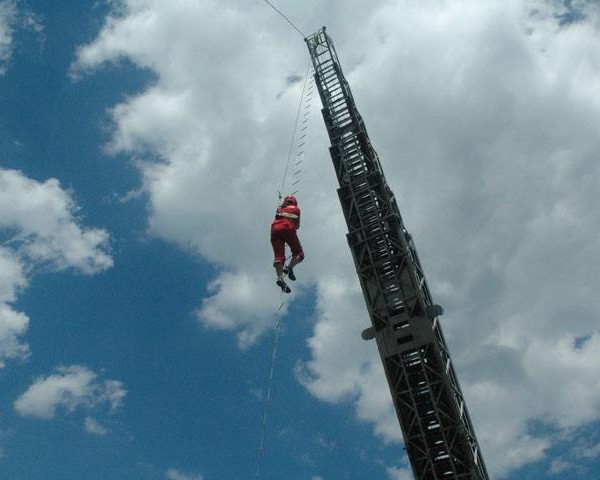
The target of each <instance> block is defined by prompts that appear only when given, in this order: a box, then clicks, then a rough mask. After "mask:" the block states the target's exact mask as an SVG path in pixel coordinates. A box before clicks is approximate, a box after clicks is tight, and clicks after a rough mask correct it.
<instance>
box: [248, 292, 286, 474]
mask: <svg viewBox="0 0 600 480" xmlns="http://www.w3.org/2000/svg"><path fill="white" fill-rule="evenodd" d="M282 295H283V293H282ZM280 299H281V297H280ZM284 304H285V302H283V301H282V302H281V304H280V305H279V308H278V309H277V322H276V324H275V341H274V342H273V351H272V352H271V365H270V367H269V381H268V384H267V394H266V395H265V398H264V405H263V419H262V425H261V429H260V442H259V447H258V464H257V466H256V476H255V477H254V478H255V480H258V478H259V476H260V467H261V466H262V459H263V456H264V453H265V435H266V432H267V417H268V413H269V406H270V405H271V394H272V392H273V378H274V374H275V360H277V351H278V350H279V340H280V338H281V326H282V325H283V313H282V311H283V306H284Z"/></svg>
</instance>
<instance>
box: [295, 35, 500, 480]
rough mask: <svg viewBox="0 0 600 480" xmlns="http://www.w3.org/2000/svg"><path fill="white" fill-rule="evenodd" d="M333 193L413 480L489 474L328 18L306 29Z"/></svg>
mask: <svg viewBox="0 0 600 480" xmlns="http://www.w3.org/2000/svg"><path fill="white" fill-rule="evenodd" d="M305 40H306V43H307V45H308V49H309V52H310V56H311V58H312V62H313V66H314V70H315V81H316V84H317V87H318V91H319V95H320V97H321V101H322V104H323V110H322V113H323V118H324V120H325V125H326V127H327V132H328V134H329V139H330V141H331V147H330V149H329V151H330V154H331V159H332V161H333V166H334V168H335V172H336V175H337V178H338V181H339V189H338V195H339V199H340V203H341V205H342V209H343V211H344V216H345V218H346V223H347V225H348V234H347V240H348V244H349V246H350V250H351V251H352V255H353V258H354V263H355V266H356V272H357V274H358V277H359V280H360V284H361V287H362V291H363V294H364V298H365V302H366V305H367V309H368V312H369V316H370V319H371V324H372V326H371V327H369V328H367V329H366V330H365V331H364V332H363V338H365V339H366V340H367V339H371V338H375V339H376V341H377V347H378V349H379V353H380V356H381V359H382V362H383V366H384V370H385V374H386V377H387V381H388V384H389V387H390V391H391V394H392V398H393V402H394V407H395V409H396V413H397V416H398V420H399V422H400V426H401V429H402V434H403V437H404V442H405V446H406V451H407V454H408V458H409V461H410V465H411V467H412V471H413V474H414V476H415V478H416V479H418V480H438V479H444V480H446V479H470V480H487V479H489V477H488V474H487V471H486V467H485V464H484V462H483V458H482V456H481V452H480V449H479V446H478V443H477V439H476V437H475V432H474V429H473V426H472V424H471V420H470V418H469V414H468V412H467V407H466V404H465V401H464V398H463V394H462V392H461V389H460V386H459V384H458V380H457V377H456V373H455V371H454V368H453V366H452V362H451V359H450V353H449V351H448V347H447V346H446V342H445V340H444V336H443V334H442V329H441V326H440V322H439V318H438V317H439V315H441V314H442V309H441V307H440V306H439V305H436V304H434V303H433V301H432V298H431V294H430V292H429V289H428V287H427V283H426V281H425V275H424V273H423V269H422V268H421V264H420V261H419V257H418V255H417V251H416V249H415V245H414V242H413V240H412V238H411V236H410V234H409V233H408V231H407V230H406V228H405V226H404V223H403V221H402V217H401V215H400V210H399V209H398V205H397V203H396V200H395V198H394V194H393V193H392V191H391V190H390V188H389V187H388V185H387V183H386V180H385V176H384V174H383V171H382V169H381V165H380V162H379V159H378V156H377V153H376V152H375V150H374V149H373V147H372V145H371V142H370V140H369V136H368V135H367V130H366V128H365V124H364V122H363V120H362V118H361V116H360V114H359V112H358V110H357V108H356V105H355V103H354V99H353V97H352V92H351V91H350V87H349V85H348V82H347V81H346V79H345V77H344V74H343V73H342V69H341V66H340V63H339V60H338V57H337V54H336V52H335V49H334V46H333V43H332V41H331V38H330V37H329V36H328V35H327V33H326V32H325V27H323V28H322V29H321V30H319V31H318V32H316V33H315V34H313V35H311V36H309V37H307V38H306V39H305Z"/></svg>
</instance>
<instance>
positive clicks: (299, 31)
mask: <svg viewBox="0 0 600 480" xmlns="http://www.w3.org/2000/svg"><path fill="white" fill-rule="evenodd" d="M265 3H267V4H269V5H270V7H271V8H272V9H273V10H275V11H276V12H277V13H278V14H279V15H281V16H282V17H283V18H284V19H285V21H286V22H287V23H289V24H290V25H291V26H292V28H293V29H294V30H296V31H297V32H298V33H299V34H300V35H302V38H306V35H304V33H303V32H302V30H300V29H299V28H298V27H297V26H296V25H294V23H293V22H292V21H291V20H290V19H289V18H288V17H287V16H286V15H285V14H284V13H283V12H282V11H281V10H279V9H278V8H277V7H276V6H275V5H273V4H272V3H271V2H269V0H265Z"/></svg>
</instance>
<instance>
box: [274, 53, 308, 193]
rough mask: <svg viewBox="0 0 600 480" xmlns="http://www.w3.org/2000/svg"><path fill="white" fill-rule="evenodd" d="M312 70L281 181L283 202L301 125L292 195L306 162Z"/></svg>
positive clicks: (301, 98)
mask: <svg viewBox="0 0 600 480" xmlns="http://www.w3.org/2000/svg"><path fill="white" fill-rule="evenodd" d="M311 69H312V65H310V64H309V66H308V68H307V70H306V75H305V76H304V84H303V86H302V94H301V95H300V103H299V104H298V111H297V112H296V120H295V121H294V130H293V132H292V138H291V140H290V148H289V151H288V156H287V160H286V163H285V169H284V171H283V178H282V180H281V188H280V190H279V192H278V195H279V200H281V197H282V196H283V195H284V192H285V186H286V185H285V184H286V180H287V176H288V173H289V168H290V163H291V160H292V151H293V149H294V142H295V141H296V136H297V135H298V126H299V125H301V127H300V133H299V135H298V139H297V141H298V145H297V149H298V152H297V153H296V158H295V162H294V168H295V171H294V173H293V177H294V178H293V180H292V188H296V190H294V191H293V192H291V193H292V195H295V194H296V193H298V190H297V186H298V183H299V182H300V174H301V173H302V169H301V168H300V166H301V164H302V162H303V160H304V151H305V144H306V140H305V139H306V135H307V129H308V115H309V113H310V107H311V100H312V93H313V92H312V89H313V87H314V83H313V78H312V76H311V75H310V71H311ZM307 86H308V88H307ZM303 104H304V113H303V115H302V121H301V122H300V114H301V113H302V105H303Z"/></svg>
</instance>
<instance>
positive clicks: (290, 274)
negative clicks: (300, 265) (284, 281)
mask: <svg viewBox="0 0 600 480" xmlns="http://www.w3.org/2000/svg"><path fill="white" fill-rule="evenodd" d="M283 273H285V274H286V275H287V276H288V278H289V279H290V280H291V281H292V282H294V281H295V280H296V275H294V270H293V269H292V267H285V268H284V269H283Z"/></svg>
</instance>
